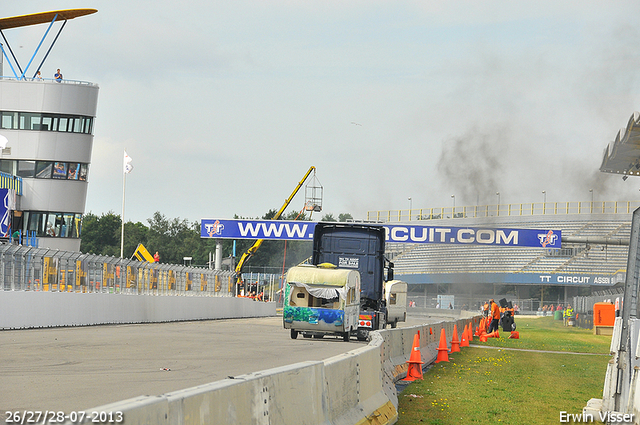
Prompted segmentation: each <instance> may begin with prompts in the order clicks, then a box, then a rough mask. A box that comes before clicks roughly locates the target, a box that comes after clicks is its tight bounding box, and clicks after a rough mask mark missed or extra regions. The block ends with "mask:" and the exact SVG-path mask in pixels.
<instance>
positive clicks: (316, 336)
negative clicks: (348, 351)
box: [313, 334, 324, 339]
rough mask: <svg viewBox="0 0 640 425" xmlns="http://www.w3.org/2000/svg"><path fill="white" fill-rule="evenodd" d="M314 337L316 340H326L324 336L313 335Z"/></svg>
mask: <svg viewBox="0 0 640 425" xmlns="http://www.w3.org/2000/svg"><path fill="white" fill-rule="evenodd" d="M313 337H314V338H315V339H322V338H324V334H315V335H313Z"/></svg>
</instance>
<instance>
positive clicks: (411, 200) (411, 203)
mask: <svg viewBox="0 0 640 425" xmlns="http://www.w3.org/2000/svg"><path fill="white" fill-rule="evenodd" d="M407 199H408V200H409V221H411V210H412V209H413V199H411V196H409V198H407Z"/></svg>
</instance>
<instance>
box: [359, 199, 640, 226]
mask: <svg viewBox="0 0 640 425" xmlns="http://www.w3.org/2000/svg"><path fill="white" fill-rule="evenodd" d="M638 207H640V201H623V202H618V201H613V202H606V201H605V202H538V203H536V202H532V203H524V204H498V205H475V206H461V207H440V208H419V209H413V208H412V209H406V210H380V211H367V221H377V222H405V221H413V220H439V219H453V218H479V217H510V216H539V215H569V214H631V213H633V211H634V210H635V209H636V208H638Z"/></svg>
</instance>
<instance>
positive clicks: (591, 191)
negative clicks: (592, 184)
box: [589, 189, 593, 214]
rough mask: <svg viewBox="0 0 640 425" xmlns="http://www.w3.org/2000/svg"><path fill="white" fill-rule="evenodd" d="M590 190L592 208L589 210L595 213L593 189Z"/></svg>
mask: <svg viewBox="0 0 640 425" xmlns="http://www.w3.org/2000/svg"><path fill="white" fill-rule="evenodd" d="M589 192H590V193H591V208H590V209H589V210H590V212H591V214H593V189H589Z"/></svg>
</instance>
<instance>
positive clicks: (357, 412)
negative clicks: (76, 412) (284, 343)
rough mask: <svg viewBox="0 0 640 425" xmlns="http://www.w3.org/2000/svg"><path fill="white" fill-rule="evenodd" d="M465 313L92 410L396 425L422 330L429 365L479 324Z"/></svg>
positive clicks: (199, 418) (131, 420)
mask: <svg viewBox="0 0 640 425" xmlns="http://www.w3.org/2000/svg"><path fill="white" fill-rule="evenodd" d="M462 316H464V317H461V318H458V319H455V320H453V319H449V320H443V321H441V322H438V323H435V324H428V325H421V326H414V327H408V328H398V329H387V330H382V331H376V332H372V333H371V341H370V343H369V344H368V345H367V346H364V347H360V348H357V349H354V350H352V351H349V352H348V353H345V354H341V355H338V356H334V357H331V358H329V359H327V360H324V361H307V362H301V363H296V364H292V365H288V366H283V367H279V368H274V369H268V370H265V371H260V372H255V373H251V374H247V375H241V376H236V377H233V378H228V379H223V380H221V381H216V382H212V383H209V384H205V385H200V386H197V387H193V388H188V389H185V390H180V391H175V392H171V393H167V394H163V395H159V396H140V397H135V398H131V399H128V400H124V401H120V402H116V403H112V404H108V405H104V406H100V407H96V408H93V409H87V411H95V412H107V413H105V414H108V413H109V412H122V417H123V418H124V422H122V423H123V424H127V425H143V424H155V425H165V424H166V425H187V424H188V425H193V424H242V425H245V424H255V425H268V424H296V425H305V424H309V425H312V424H314V425H315V424H323V425H354V424H358V425H361V424H394V423H396V421H397V420H398V396H397V392H396V387H395V382H396V381H397V380H399V379H402V378H404V377H405V376H406V374H407V367H408V365H407V363H406V362H407V360H408V359H409V357H410V354H411V349H412V345H413V340H414V336H415V334H416V332H419V333H420V338H419V340H420V353H421V356H422V361H423V362H424V363H425V365H428V364H430V363H432V362H433V361H435V359H436V356H437V347H438V342H439V338H440V330H441V329H442V328H444V329H445V332H446V334H447V339H449V340H450V339H451V336H452V335H453V326H454V325H457V328H458V329H463V328H464V326H465V325H466V324H467V323H472V324H473V326H474V327H475V326H477V325H478V324H479V321H480V316H473V314H472V313H466V314H463V315H462ZM301 343H303V342H302V341H301ZM66 423H67V424H68V425H70V424H71V422H66ZM76 423H78V422H76ZM83 423H88V421H85V422H83Z"/></svg>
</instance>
